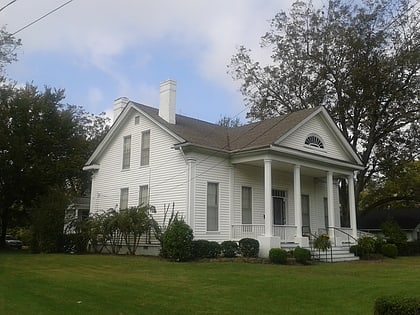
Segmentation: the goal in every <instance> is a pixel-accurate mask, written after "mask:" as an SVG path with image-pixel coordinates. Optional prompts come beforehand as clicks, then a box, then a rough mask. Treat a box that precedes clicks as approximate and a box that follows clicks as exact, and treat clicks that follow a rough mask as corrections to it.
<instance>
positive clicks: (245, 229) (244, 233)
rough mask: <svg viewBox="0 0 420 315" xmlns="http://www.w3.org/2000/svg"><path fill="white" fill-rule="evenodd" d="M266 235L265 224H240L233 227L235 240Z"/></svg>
mask: <svg viewBox="0 0 420 315" xmlns="http://www.w3.org/2000/svg"><path fill="white" fill-rule="evenodd" d="M264 234H265V225H264V224H238V225H232V236H233V239H234V240H240V239H241V238H245V237H249V238H257V237H258V236H262V235H264Z"/></svg>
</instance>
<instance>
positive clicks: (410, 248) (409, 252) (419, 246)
mask: <svg viewBox="0 0 420 315" xmlns="http://www.w3.org/2000/svg"><path fill="white" fill-rule="evenodd" d="M401 249H402V248H401V246H399V247H398V255H400V256H415V255H418V254H420V241H410V242H407V243H406V248H405V250H404V249H403V250H402V251H401Z"/></svg>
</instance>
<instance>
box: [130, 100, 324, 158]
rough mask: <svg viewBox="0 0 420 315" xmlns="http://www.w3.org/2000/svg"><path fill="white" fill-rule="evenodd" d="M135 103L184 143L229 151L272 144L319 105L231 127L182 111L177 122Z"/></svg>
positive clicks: (154, 109)
mask: <svg viewBox="0 0 420 315" xmlns="http://www.w3.org/2000/svg"><path fill="white" fill-rule="evenodd" d="M133 105H134V106H135V107H137V108H138V109H139V110H141V111H143V112H144V113H146V114H147V115H149V116H150V117H151V118H153V119H154V120H155V121H157V122H158V123H160V124H162V125H163V126H165V127H166V128H167V129H169V130H170V131H172V132H173V133H175V134H176V135H178V136H179V137H180V138H182V139H184V140H185V143H189V144H192V145H197V146H201V147H207V148H212V149H215V150H222V151H227V152H231V151H240V150H246V149H252V148H259V147H266V146H269V145H271V144H273V143H274V142H275V141H276V140H278V139H279V138H280V137H282V136H283V135H285V134H286V133H287V132H288V131H290V130H291V129H293V128H294V127H296V126H297V125H298V124H299V123H301V122H302V121H303V120H305V119H306V118H307V117H309V116H310V115H311V114H312V113H313V112H315V111H316V110H318V109H319V107H316V108H311V109H305V110H301V111H297V112H293V113H290V114H287V115H282V116H279V117H275V118H270V119H266V120H263V121H260V122H256V123H251V124H247V125H244V126H240V127H233V128H228V127H224V126H219V125H217V124H212V123H209V122H205V121H202V120H199V119H194V118H190V117H186V116H183V115H176V124H170V123H168V122H166V121H165V120H164V119H162V118H161V117H160V116H159V110H158V109H157V108H153V107H149V106H146V105H142V104H138V103H134V102H133Z"/></svg>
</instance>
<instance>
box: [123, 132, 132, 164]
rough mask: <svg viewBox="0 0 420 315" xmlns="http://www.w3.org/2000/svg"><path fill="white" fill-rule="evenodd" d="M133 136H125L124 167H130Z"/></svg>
mask: <svg viewBox="0 0 420 315" xmlns="http://www.w3.org/2000/svg"><path fill="white" fill-rule="evenodd" d="M130 155H131V136H126V137H124V144H123V161H122V162H123V164H122V168H123V169H127V168H130Z"/></svg>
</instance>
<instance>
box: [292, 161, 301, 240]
mask: <svg viewBox="0 0 420 315" xmlns="http://www.w3.org/2000/svg"><path fill="white" fill-rule="evenodd" d="M293 174H294V177H293V178H294V180H293V188H294V189H293V190H294V202H295V225H296V229H297V230H296V237H297V238H301V237H302V196H301V188H300V165H295V168H294V172H293Z"/></svg>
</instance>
